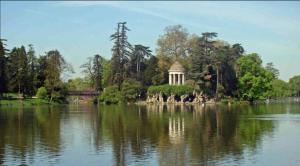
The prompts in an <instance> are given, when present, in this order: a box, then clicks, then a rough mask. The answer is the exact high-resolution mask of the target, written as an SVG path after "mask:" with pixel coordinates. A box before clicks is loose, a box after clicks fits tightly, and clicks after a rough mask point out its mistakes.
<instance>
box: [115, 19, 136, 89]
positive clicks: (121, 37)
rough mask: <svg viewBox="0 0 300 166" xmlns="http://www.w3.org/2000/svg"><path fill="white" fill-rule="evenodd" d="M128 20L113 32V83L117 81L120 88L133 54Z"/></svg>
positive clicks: (120, 23)
mask: <svg viewBox="0 0 300 166" xmlns="http://www.w3.org/2000/svg"><path fill="white" fill-rule="evenodd" d="M127 31H129V29H128V28H127V26H126V22H119V23H118V27H117V32H115V33H114V34H112V35H111V36H110V37H111V40H114V46H113V48H112V52H113V55H112V59H111V60H112V63H111V64H112V83H117V85H118V87H119V89H120V88H121V84H122V82H123V81H124V80H125V78H126V77H127V75H128V73H129V72H128V69H129V63H128V62H129V57H130V55H131V50H132V46H131V44H130V43H129V42H128V37H127Z"/></svg>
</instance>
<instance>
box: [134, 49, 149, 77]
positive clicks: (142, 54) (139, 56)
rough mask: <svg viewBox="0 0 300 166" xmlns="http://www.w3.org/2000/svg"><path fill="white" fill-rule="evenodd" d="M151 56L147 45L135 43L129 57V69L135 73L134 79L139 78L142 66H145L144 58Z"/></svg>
mask: <svg viewBox="0 0 300 166" xmlns="http://www.w3.org/2000/svg"><path fill="white" fill-rule="evenodd" d="M150 56H151V50H150V49H149V47H146V46H143V45H135V46H134V50H133V53H132V55H131V58H130V62H131V71H132V73H133V74H135V75H136V79H138V80H140V77H141V70H142V67H143V66H145V64H144V63H145V58H147V57H150Z"/></svg>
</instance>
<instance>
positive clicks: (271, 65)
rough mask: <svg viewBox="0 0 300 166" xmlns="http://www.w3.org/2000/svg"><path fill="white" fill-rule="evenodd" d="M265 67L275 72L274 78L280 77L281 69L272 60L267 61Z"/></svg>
mask: <svg viewBox="0 0 300 166" xmlns="http://www.w3.org/2000/svg"><path fill="white" fill-rule="evenodd" d="M265 68H266V70H267V71H269V72H271V73H272V74H273V77H274V78H276V79H277V78H278V76H279V70H278V69H276V68H275V67H274V65H273V63H272V62H269V63H267V65H266V67H265Z"/></svg>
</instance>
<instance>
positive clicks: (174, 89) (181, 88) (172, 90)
mask: <svg viewBox="0 0 300 166" xmlns="http://www.w3.org/2000/svg"><path fill="white" fill-rule="evenodd" d="M193 90H194V89H193V88H192V87H190V86H187V85H158V86H150V87H149V88H148V94H156V93H160V92H161V93H163V94H165V95H167V96H169V95H171V94H174V95H178V96H181V95H185V94H191V93H193Z"/></svg>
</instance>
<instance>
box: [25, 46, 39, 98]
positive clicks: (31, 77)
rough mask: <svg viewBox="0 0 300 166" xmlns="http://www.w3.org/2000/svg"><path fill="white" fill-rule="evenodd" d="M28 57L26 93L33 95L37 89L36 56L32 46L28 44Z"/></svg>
mask: <svg viewBox="0 0 300 166" xmlns="http://www.w3.org/2000/svg"><path fill="white" fill-rule="evenodd" d="M27 57H28V85H27V87H28V94H29V95H31V96H33V95H34V94H35V93H36V90H37V81H38V80H37V74H38V73H37V58H36V56H35V51H34V48H33V46H32V45H31V44H30V45H29V50H28V52H27Z"/></svg>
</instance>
